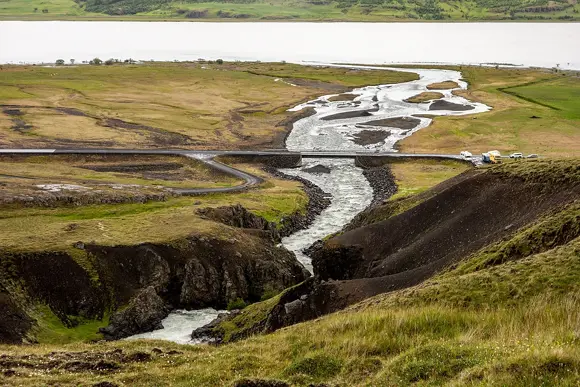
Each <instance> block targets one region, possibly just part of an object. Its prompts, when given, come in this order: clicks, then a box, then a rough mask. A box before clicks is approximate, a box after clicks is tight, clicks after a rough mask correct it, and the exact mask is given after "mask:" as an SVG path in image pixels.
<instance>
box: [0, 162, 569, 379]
mask: <svg viewBox="0 0 580 387" xmlns="http://www.w3.org/2000/svg"><path fill="white" fill-rule="evenodd" d="M578 168H579V162H578V160H577V159H575V160H567V161H559V162H541V163H525V164H520V163H515V164H513V165H512V166H503V167H500V168H495V169H494V170H490V171H489V172H485V173H486V174H490V176H495V177H497V178H502V179H504V178H514V179H520V180H521V181H522V182H525V183H526V184H539V185H541V184H545V183H546V182H548V181H549V182H551V185H559V184H563V185H565V186H567V187H569V188H570V189H574V190H577V188H578V183H579V180H578V170H579V169H578ZM572 187H575V188H572ZM437 196H440V197H441V198H442V199H441V200H449V198H447V199H445V196H444V195H443V196H442V194H439V195H437ZM411 211H412V210H411ZM579 216H580V212H579V204H578V201H577V200H576V201H572V202H570V201H568V203H567V204H565V205H562V206H554V207H553V208H552V209H551V210H550V211H548V212H546V213H545V214H544V215H543V216H542V217H540V218H539V219H537V220H534V221H533V222H530V223H528V224H526V225H524V226H523V227H521V228H518V229H517V230H514V231H513V232H510V233H508V234H507V235H506V236H505V237H504V238H503V239H502V240H501V241H498V242H493V243H489V244H487V245H485V246H483V247H482V248H481V249H479V250H477V251H475V252H474V253H472V254H469V255H466V256H464V257H463V258H462V259H461V260H460V261H459V262H458V263H457V264H456V265H454V266H452V267H450V268H448V269H447V270H445V271H444V272H442V273H440V274H438V275H437V276H435V277H432V278H431V279H429V280H427V281H425V282H423V283H421V284H419V285H416V286H414V287H411V288H407V289H403V290H399V291H394V292H391V293H387V294H382V295H378V296H375V297H373V298H369V299H367V300H364V301H362V302H361V303H358V304H355V305H353V306H351V307H350V308H348V309H346V310H344V311H341V312H338V313H334V314H331V315H328V316H325V317H322V318H319V319H317V320H314V321H310V322H305V323H302V324H298V325H295V326H292V327H288V328H286V329H282V330H280V331H277V332H275V333H272V334H269V335H264V336H255V337H252V338H250V339H246V340H243V341H240V342H236V343H232V344H227V345H223V346H219V347H212V346H195V347H190V346H178V345H175V344H170V343H166V342H155V341H153V342H146V341H142V342H117V343H107V344H105V343H98V344H71V345H67V346H55V345H39V346H35V347H22V346H19V347H18V346H2V347H0V350H1V351H2V353H4V354H5V356H4V357H3V358H2V362H3V363H2V364H3V366H4V367H5V368H8V370H6V371H5V373H4V374H5V375H6V374H8V375H10V376H4V378H5V379H4V380H3V382H6V383H8V382H10V383H14V384H26V385H32V386H34V385H46V384H58V385H69V384H70V385H73V384H75V385H78V384H79V383H80V384H87V385H91V384H95V383H98V382H105V381H106V382H109V383H114V384H115V385H134V384H138V385H144V386H154V385H155V386H159V385H184V386H185V385H188V386H210V385H224V386H232V385H237V386H307V385H321V384H320V383H325V385H330V386H406V385H417V386H425V385H447V386H475V385H491V386H506V385H509V386H530V385H532V386H548V385H549V386H555V385H558V386H575V385H577V382H578V380H579V379H580V340H579V329H580V304H579V302H580V300H579V298H578V294H579V292H580V288H579V287H578V284H580V239H579V236H578V235H579V229H578V222H579V219H580V218H579ZM502 229H503V228H502ZM259 305H260V304H255V305H253V306H252V307H250V308H249V309H248V310H250V309H253V310H254V311H255V310H256V309H258V307H259ZM8 378H10V379H8ZM248 379H249V380H251V382H250V381H248ZM252 383H253V384H252Z"/></svg>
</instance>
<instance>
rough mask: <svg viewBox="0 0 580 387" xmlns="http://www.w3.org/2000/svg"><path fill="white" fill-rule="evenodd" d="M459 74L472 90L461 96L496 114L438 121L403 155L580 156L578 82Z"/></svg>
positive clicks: (485, 72)
mask: <svg viewBox="0 0 580 387" xmlns="http://www.w3.org/2000/svg"><path fill="white" fill-rule="evenodd" d="M460 71H462V73H463V77H464V78H465V79H466V80H467V81H468V82H469V90H467V91H465V92H461V93H460V94H461V95H463V96H465V97H466V98H468V99H470V100H475V101H479V102H483V103H485V104H487V105H490V106H492V107H493V110H491V111H490V112H487V113H482V114H478V115H477V116H473V117H469V116H467V117H440V118H436V119H435V120H434V123H433V124H432V125H431V126H429V127H428V128H426V129H425V130H421V131H419V132H417V133H415V134H414V135H413V136H411V137H409V138H406V139H405V140H403V141H402V142H401V144H400V149H401V150H402V151H414V152H430V151H433V152H441V153H459V152H460V151H461V150H470V151H471V152H472V153H474V154H477V153H480V152H485V151H488V150H490V149H498V150H500V151H501V152H502V153H509V152H515V151H521V152H524V153H538V154H540V155H543V156H574V155H578V154H579V153H580V132H579V131H578V130H577V128H578V126H579V125H580V117H579V116H578V111H580V99H579V98H578V93H579V92H580V78H578V77H577V76H574V75H566V74H555V73H550V72H547V71H535V70H512V69H493V68H482V67H462V68H461V70H460ZM522 97H523V98H522ZM534 116H535V117H540V118H531V117H534Z"/></svg>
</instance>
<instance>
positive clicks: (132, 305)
mask: <svg viewBox="0 0 580 387" xmlns="http://www.w3.org/2000/svg"><path fill="white" fill-rule="evenodd" d="M169 311H170V309H169V307H168V306H167V304H166V303H165V301H163V299H162V298H161V297H159V296H158V295H157V292H156V291H155V288H154V287H153V286H149V287H147V288H145V289H143V290H141V291H140V292H139V293H138V294H137V296H135V297H134V298H133V299H132V300H131V301H130V302H129V306H128V307H127V308H125V309H123V310H122V311H120V312H116V313H114V314H113V315H112V316H111V319H110V323H109V326H107V327H105V328H100V329H99V332H101V333H102V334H103V336H104V338H105V339H106V340H118V339H122V338H124V337H128V336H132V335H135V334H137V333H142V332H151V331H153V330H156V329H162V328H163V325H162V324H161V320H163V319H164V318H165V317H167V315H168V314H169Z"/></svg>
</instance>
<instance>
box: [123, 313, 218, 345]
mask: <svg viewBox="0 0 580 387" xmlns="http://www.w3.org/2000/svg"><path fill="white" fill-rule="evenodd" d="M220 313H223V311H217V310H215V309H211V308H208V309H198V310H174V311H172V312H171V313H170V314H169V316H167V317H166V318H165V319H164V320H163V321H162V322H161V324H163V329H158V330H156V331H152V332H146V333H141V334H138V335H134V336H130V337H127V339H126V340H135V339H151V340H168V341H173V342H175V343H178V344H198V342H197V341H194V340H192V339H191V332H193V331H194V330H195V329H197V328H201V327H202V326H204V325H207V324H209V323H210V322H212V321H213V320H215V319H216V318H217V316H218V314H220Z"/></svg>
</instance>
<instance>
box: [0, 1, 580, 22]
mask: <svg viewBox="0 0 580 387" xmlns="http://www.w3.org/2000/svg"><path fill="white" fill-rule="evenodd" d="M112 17H115V18H119V19H136V20H196V19H197V20H253V21H255V20H312V21H315V20H329V21H330V20H337V21H405V20H406V21H412V20H440V21H446V20H458V21H477V20H569V21H572V20H576V21H577V20H580V5H578V4H577V1H576V0H474V1H465V0H453V1H441V0H334V1H331V0H293V1H289V0H269V1H264V0H215V1H210V2H206V1H204V0H185V1H175V0H75V1H73V0H32V1H30V0H4V1H2V2H1V3H0V20H1V19H4V20H7V19H23V20H26V19H42V20H53V19H58V20H61V19H62V20H65V19H109V18H112Z"/></svg>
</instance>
